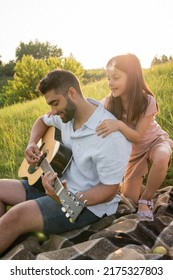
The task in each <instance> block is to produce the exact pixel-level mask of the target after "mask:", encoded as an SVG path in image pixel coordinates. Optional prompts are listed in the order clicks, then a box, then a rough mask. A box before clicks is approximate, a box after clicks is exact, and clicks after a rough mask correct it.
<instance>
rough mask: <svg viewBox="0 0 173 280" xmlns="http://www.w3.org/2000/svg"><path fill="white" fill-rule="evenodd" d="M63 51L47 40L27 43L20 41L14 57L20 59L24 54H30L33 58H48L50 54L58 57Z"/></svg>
mask: <svg viewBox="0 0 173 280" xmlns="http://www.w3.org/2000/svg"><path fill="white" fill-rule="evenodd" d="M62 54H63V52H62V49H61V48H58V47H57V46H54V45H51V44H50V43H49V42H45V43H44V42H39V41H38V40H35V42H32V41H30V42H29V43H28V44H25V43H23V42H20V45H19V47H17V49H16V58H17V60H21V59H22V57H23V56H24V55H32V56H33V57H34V58H35V59H48V58H49V57H50V56H56V57H60V56H62Z"/></svg>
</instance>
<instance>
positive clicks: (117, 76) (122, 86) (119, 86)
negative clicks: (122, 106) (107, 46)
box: [106, 66, 127, 97]
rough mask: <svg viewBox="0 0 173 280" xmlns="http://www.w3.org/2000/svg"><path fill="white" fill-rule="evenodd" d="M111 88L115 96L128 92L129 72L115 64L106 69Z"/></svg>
mask: <svg viewBox="0 0 173 280" xmlns="http://www.w3.org/2000/svg"><path fill="white" fill-rule="evenodd" d="M106 74H107V78H108V81H109V88H110V90H111V94H112V96H114V97H117V96H122V95H124V94H125V92H126V85H127V74H126V73H125V72H122V71H120V70H119V69H118V68H116V67H115V66H108V67H107V69H106Z"/></svg>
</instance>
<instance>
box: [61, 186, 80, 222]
mask: <svg viewBox="0 0 173 280" xmlns="http://www.w3.org/2000/svg"><path fill="white" fill-rule="evenodd" d="M59 198H60V200H61V203H62V206H63V207H62V211H63V212H64V213H66V214H65V216H66V217H67V218H69V221H70V222H71V223H73V222H75V220H76V219H77V217H78V216H79V214H80V213H81V212H82V210H83V208H84V207H85V204H84V203H83V202H82V201H80V200H79V199H78V198H77V197H76V196H75V195H74V194H73V193H72V192H70V191H69V190H67V189H65V188H64V189H63V191H62V192H61V193H60V194H59Z"/></svg>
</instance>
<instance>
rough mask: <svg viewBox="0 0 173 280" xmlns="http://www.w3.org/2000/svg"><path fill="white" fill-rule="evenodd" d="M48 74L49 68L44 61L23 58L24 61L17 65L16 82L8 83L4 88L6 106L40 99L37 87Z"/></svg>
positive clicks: (30, 57)
mask: <svg viewBox="0 0 173 280" xmlns="http://www.w3.org/2000/svg"><path fill="white" fill-rule="evenodd" d="M47 72H48V66H47V64H46V62H45V61H44V60H41V59H39V60H36V59H34V58H33V57H32V56H23V58H22V61H21V62H20V61H18V62H17V63H16V66H15V74H14V80H12V81H8V84H7V86H5V87H4V91H5V92H6V98H7V99H6V105H8V104H13V103H16V102H23V101H26V100H31V99H34V98H36V97H38V96H39V93H38V92H37V91H36V86H37V84H38V82H39V80H40V79H41V78H42V77H43V76H44V75H46V73H47Z"/></svg>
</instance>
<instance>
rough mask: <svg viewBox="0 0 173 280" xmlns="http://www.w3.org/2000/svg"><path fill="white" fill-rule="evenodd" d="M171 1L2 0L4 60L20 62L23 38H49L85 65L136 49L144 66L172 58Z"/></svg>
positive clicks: (0, 38) (0, 29) (0, 45)
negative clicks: (18, 50) (18, 55)
mask: <svg viewBox="0 0 173 280" xmlns="http://www.w3.org/2000/svg"><path fill="white" fill-rule="evenodd" d="M172 32H173V1H172V0H1V1H0V56H1V57H0V60H2V61H3V63H8V62H9V61H10V60H15V51H16V48H17V47H18V46H19V44H20V42H24V43H26V44H27V43H29V41H35V40H36V39H37V40H38V41H40V42H49V43H50V44H52V45H56V46H57V47H58V48H61V49H62V51H63V56H65V57H68V56H69V55H70V54H72V55H73V56H74V58H75V59H76V60H77V61H79V62H80V63H81V64H82V65H83V67H84V68H85V69H96V68H104V67H105V65H106V63H107V61H108V60H109V59H110V58H111V57H113V56H115V55H119V54H126V53H129V52H130V53H134V54H136V55H137V56H138V58H139V59H140V61H141V64H142V67H143V68H148V67H150V65H151V61H152V59H153V58H154V57H155V56H161V55H163V54H164V55H166V56H168V57H169V56H170V55H172V56H173V36H172Z"/></svg>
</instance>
